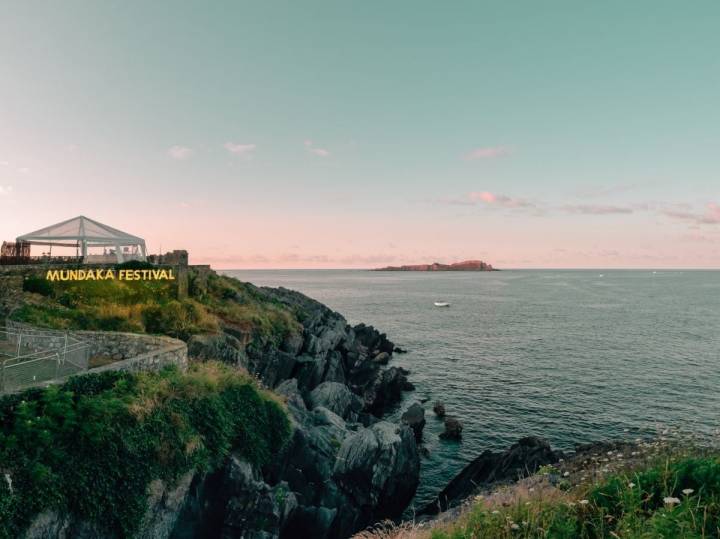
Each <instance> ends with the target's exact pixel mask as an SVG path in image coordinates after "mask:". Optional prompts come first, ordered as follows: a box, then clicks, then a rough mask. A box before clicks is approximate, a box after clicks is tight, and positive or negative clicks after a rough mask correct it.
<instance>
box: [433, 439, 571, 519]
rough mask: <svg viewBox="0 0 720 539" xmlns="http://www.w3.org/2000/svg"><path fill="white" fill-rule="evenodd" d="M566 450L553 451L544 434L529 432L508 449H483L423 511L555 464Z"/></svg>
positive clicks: (439, 509) (440, 507)
mask: <svg viewBox="0 0 720 539" xmlns="http://www.w3.org/2000/svg"><path fill="white" fill-rule="evenodd" d="M561 457H562V453H560V452H556V451H553V450H552V449H551V448H550V444H549V443H548V442H547V441H545V440H543V439H542V438H537V437H535V436H528V437H526V438H522V439H520V440H519V441H518V442H516V443H514V444H513V445H512V446H510V448H509V449H508V450H507V451H504V452H502V453H496V452H493V451H483V452H482V453H481V454H480V456H479V457H477V458H476V459H475V460H473V461H472V462H471V463H470V464H468V465H467V466H466V467H465V468H463V470H462V471H461V472H460V473H459V474H458V475H457V476H455V478H454V479H453V480H452V481H450V483H448V485H447V486H446V487H445V488H444V489H443V490H442V491H441V492H440V494H439V495H438V497H437V498H436V499H435V500H434V501H433V502H431V503H429V504H428V505H427V506H425V507H424V508H423V509H422V511H420V513H419V514H420V515H435V514H437V513H439V512H442V511H445V510H447V509H448V508H449V507H453V506H455V505H457V504H458V503H460V502H461V501H462V500H464V499H465V498H467V497H468V496H470V495H471V494H473V493H474V492H475V491H476V490H477V489H478V488H480V487H482V486H483V485H488V484H490V483H495V482H498V481H515V480H517V479H519V478H521V477H523V476H527V475H530V474H532V473H534V472H535V471H536V470H537V469H538V468H540V467H541V466H543V465H545V464H553V463H555V462H557V461H558V460H559V459H560V458H561Z"/></svg>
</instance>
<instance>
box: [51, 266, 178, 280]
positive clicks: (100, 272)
mask: <svg viewBox="0 0 720 539" xmlns="http://www.w3.org/2000/svg"><path fill="white" fill-rule="evenodd" d="M45 279H47V280H48V281H108V280H110V281H114V280H118V281H174V280H175V275H174V274H173V270H172V269H136V270H133V269H121V270H114V269H67V270H48V272H47V274H46V275H45Z"/></svg>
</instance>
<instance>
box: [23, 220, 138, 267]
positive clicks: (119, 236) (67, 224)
mask: <svg viewBox="0 0 720 539" xmlns="http://www.w3.org/2000/svg"><path fill="white" fill-rule="evenodd" d="M17 241H18V242H26V243H29V244H31V245H49V246H51V247H52V246H58V247H76V248H78V249H80V250H81V251H80V252H81V253H82V257H83V261H84V262H86V263H88V262H109V261H111V260H112V259H113V258H114V259H116V260H117V262H125V261H127V260H145V255H146V251H145V240H144V239H142V238H138V237H137V236H133V235H132V234H128V233H127V232H123V231H122V230H118V229H117V228H112V227H110V226H107V225H104V224H102V223H98V222H97V221H94V220H92V219H89V218H87V217H85V216H83V215H81V216H79V217H74V218H73V219H68V220H67V221H63V222H62V223H57V224H55V225H52V226H48V227H45V228H41V229H40V230H36V231H35V232H31V233H30V234H25V235H23V236H19V237H18V238H17ZM92 247H103V250H104V253H103V255H89V254H88V249H89V248H92ZM108 249H109V250H110V255H108ZM108 258H109V259H108ZM106 259H107V260H106Z"/></svg>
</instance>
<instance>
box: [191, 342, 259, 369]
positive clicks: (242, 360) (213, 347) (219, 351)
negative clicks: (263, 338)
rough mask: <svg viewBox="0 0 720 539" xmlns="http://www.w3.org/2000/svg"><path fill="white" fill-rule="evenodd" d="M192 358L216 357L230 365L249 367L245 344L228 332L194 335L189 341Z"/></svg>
mask: <svg viewBox="0 0 720 539" xmlns="http://www.w3.org/2000/svg"><path fill="white" fill-rule="evenodd" d="M187 347H188V357H190V358H191V359H199V360H208V359H216V360H219V361H222V362H224V363H229V364H230V365H235V366H239V367H244V368H247V366H248V357H247V354H246V353H245V345H243V344H242V343H241V342H240V340H238V339H237V338H236V337H233V336H232V335H229V334H227V333H221V334H219V335H193V336H192V337H191V338H190V340H189V341H188V343H187Z"/></svg>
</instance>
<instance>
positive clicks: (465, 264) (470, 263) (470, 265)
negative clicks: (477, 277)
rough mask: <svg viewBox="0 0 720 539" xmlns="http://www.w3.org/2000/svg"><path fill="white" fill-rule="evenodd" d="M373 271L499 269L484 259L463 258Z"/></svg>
mask: <svg viewBox="0 0 720 539" xmlns="http://www.w3.org/2000/svg"><path fill="white" fill-rule="evenodd" d="M371 271H498V270H496V269H495V268H493V267H492V266H491V265H490V264H487V263H486V262H483V261H482V260H463V261H462V262H455V263H454V264H440V263H439V262H433V263H432V264H415V265H409V266H387V267H384V268H375V269H373V270H371Z"/></svg>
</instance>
